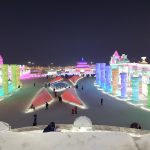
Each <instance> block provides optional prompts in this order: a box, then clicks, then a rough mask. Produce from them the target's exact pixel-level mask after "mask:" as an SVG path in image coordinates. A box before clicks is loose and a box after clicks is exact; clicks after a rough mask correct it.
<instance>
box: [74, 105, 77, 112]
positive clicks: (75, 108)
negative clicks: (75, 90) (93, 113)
mask: <svg viewBox="0 0 150 150" xmlns="http://www.w3.org/2000/svg"><path fill="white" fill-rule="evenodd" d="M74 113H75V114H77V106H75V107H74Z"/></svg>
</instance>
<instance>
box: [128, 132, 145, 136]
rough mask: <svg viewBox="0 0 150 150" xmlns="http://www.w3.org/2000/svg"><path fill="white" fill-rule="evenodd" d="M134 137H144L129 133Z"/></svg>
mask: <svg viewBox="0 0 150 150" xmlns="http://www.w3.org/2000/svg"><path fill="white" fill-rule="evenodd" d="M128 134H129V135H130V136H132V137H142V136H141V135H140V134H134V133H128Z"/></svg>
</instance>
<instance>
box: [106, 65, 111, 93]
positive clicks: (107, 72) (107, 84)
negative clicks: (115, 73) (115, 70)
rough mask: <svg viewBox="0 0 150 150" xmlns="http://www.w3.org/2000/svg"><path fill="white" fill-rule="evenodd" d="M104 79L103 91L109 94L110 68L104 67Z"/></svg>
mask: <svg viewBox="0 0 150 150" xmlns="http://www.w3.org/2000/svg"><path fill="white" fill-rule="evenodd" d="M105 79H106V84H105V91H106V92H108V93H110V92H111V67H110V66H106V67H105Z"/></svg>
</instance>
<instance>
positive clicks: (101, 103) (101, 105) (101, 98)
mask: <svg viewBox="0 0 150 150" xmlns="http://www.w3.org/2000/svg"><path fill="white" fill-rule="evenodd" d="M102 105H103V98H101V106H102Z"/></svg>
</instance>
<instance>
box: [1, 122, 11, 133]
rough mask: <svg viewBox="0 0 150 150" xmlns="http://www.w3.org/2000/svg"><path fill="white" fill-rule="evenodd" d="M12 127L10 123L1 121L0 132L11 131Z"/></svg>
mask: <svg viewBox="0 0 150 150" xmlns="http://www.w3.org/2000/svg"><path fill="white" fill-rule="evenodd" d="M9 130H10V126H9V124H8V123H6V122H3V121H0V131H9Z"/></svg>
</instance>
